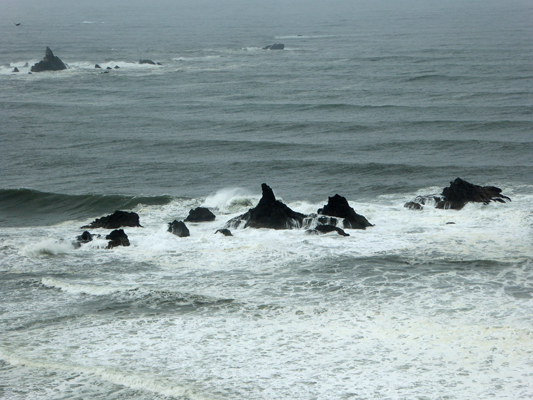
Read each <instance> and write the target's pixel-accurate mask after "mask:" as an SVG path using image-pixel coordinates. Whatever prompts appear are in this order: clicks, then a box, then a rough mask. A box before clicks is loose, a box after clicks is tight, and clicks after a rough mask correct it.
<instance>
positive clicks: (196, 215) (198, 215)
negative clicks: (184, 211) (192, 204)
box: [184, 207, 216, 222]
mask: <svg viewBox="0 0 533 400" xmlns="http://www.w3.org/2000/svg"><path fill="white" fill-rule="evenodd" d="M215 218H216V216H215V214H213V213H212V212H211V211H209V209H208V208H205V207H197V208H195V209H192V210H191V211H189V216H188V217H187V218H185V220H184V222H210V221H214V220H215Z"/></svg>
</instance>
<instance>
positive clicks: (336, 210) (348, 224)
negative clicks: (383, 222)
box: [318, 194, 373, 229]
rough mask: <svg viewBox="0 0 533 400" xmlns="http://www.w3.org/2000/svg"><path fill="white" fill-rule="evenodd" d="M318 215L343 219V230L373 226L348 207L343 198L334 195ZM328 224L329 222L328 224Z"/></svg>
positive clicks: (346, 201)
mask: <svg viewBox="0 0 533 400" xmlns="http://www.w3.org/2000/svg"><path fill="white" fill-rule="evenodd" d="M318 214H320V215H327V216H331V217H337V218H343V225H344V228H345V229H366V228H367V227H368V226H373V225H372V224H371V223H370V222H368V220H367V219H366V218H365V217H363V216H362V215H359V214H357V213H356V212H355V210H354V209H353V208H352V207H350V205H349V204H348V200H346V198H345V197H342V196H339V195H338V194H336V195H335V196H333V197H329V198H328V204H326V205H325V206H324V207H323V208H320V209H319V210H318ZM328 223H330V222H328Z"/></svg>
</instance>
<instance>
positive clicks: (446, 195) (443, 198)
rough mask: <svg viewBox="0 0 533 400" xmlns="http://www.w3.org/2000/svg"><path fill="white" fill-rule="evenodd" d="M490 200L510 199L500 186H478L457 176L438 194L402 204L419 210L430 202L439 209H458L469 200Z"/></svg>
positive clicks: (485, 202) (502, 201)
mask: <svg viewBox="0 0 533 400" xmlns="http://www.w3.org/2000/svg"><path fill="white" fill-rule="evenodd" d="M492 201H495V202H499V203H505V202H507V201H511V199H510V198H509V197H507V196H504V195H503V194H502V190H501V189H500V188H497V187H494V186H478V185H474V184H472V183H469V182H467V181H465V180H463V179H461V178H457V179H455V180H454V181H453V182H450V186H448V187H447V188H444V189H443V190H442V193H441V194H440V195H429V196H418V197H417V198H415V200H414V201H410V202H407V203H405V205H404V206H405V207H407V208H409V209H411V210H421V209H422V208H423V206H424V205H427V204H432V205H434V206H435V207H436V208H440V209H451V210H460V209H462V208H463V207H464V206H465V205H466V204H467V203H469V202H474V203H483V204H489V203H490V202H492Z"/></svg>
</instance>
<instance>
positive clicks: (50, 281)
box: [41, 278, 135, 296]
mask: <svg viewBox="0 0 533 400" xmlns="http://www.w3.org/2000/svg"><path fill="white" fill-rule="evenodd" d="M41 282H42V284H43V285H45V286H48V287H53V288H57V289H61V290H62V291H65V292H68V293H72V294H90V295H94V296H102V295H108V294H113V293H117V292H120V291H127V290H132V289H135V287H131V286H124V285H122V286H118V287H117V286H116V285H114V284H111V285H110V284H109V282H105V281H100V282H99V283H98V284H94V283H81V282H72V281H65V280H61V279H57V278H42V279H41Z"/></svg>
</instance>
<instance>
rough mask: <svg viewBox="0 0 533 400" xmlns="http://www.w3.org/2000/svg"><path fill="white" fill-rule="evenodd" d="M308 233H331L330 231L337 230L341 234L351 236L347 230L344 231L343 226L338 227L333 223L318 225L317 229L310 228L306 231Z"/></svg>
mask: <svg viewBox="0 0 533 400" xmlns="http://www.w3.org/2000/svg"><path fill="white" fill-rule="evenodd" d="M305 232H306V233H308V234H315V235H318V234H322V233H329V232H337V233H338V234H339V235H341V236H350V235H349V234H347V233H346V232H344V231H343V230H342V229H341V228H337V227H336V226H333V225H317V226H316V227H315V229H308V230H307V231H305Z"/></svg>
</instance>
